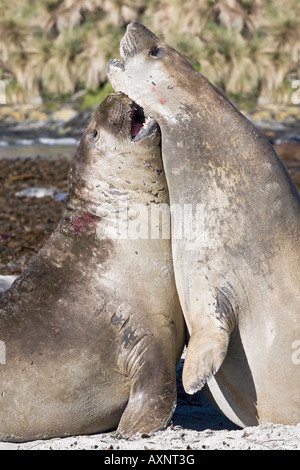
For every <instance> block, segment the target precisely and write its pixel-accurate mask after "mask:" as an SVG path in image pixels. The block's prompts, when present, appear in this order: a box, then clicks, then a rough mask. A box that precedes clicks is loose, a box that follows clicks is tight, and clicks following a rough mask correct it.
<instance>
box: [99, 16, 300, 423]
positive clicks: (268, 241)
mask: <svg viewBox="0 0 300 470" xmlns="http://www.w3.org/2000/svg"><path fill="white" fill-rule="evenodd" d="M121 56H122V59H123V62H119V61H117V60H113V61H110V62H109V64H108V76H109V79H110V81H111V83H112V85H113V87H114V88H115V90H120V91H123V92H124V93H126V94H127V95H128V96H130V97H131V98H132V99H134V100H135V101H136V102H137V103H138V104H139V105H140V106H142V107H143V108H144V110H145V113H146V114H149V115H150V116H151V117H152V118H154V119H156V120H157V121H158V123H159V126H160V129H161V133H162V157H163V164H164V169H165V173H166V179H167V183H168V189H169V193H170V203H171V207H174V206H176V207H177V208H178V207H179V208H181V210H182V211H184V208H185V207H187V206H191V207H192V208H193V209H194V210H195V211H196V209H198V213H199V214H200V215H199V218H198V219H197V223H196V227H197V230H196V231H193V229H192V224H190V225H187V224H185V226H184V231H183V232H182V233H180V230H179V233H178V220H179V225H180V220H184V219H180V214H179V216H178V212H175V215H174V218H173V226H172V228H173V240H172V252H173V262H174V270H175V278H176V285H177V290H178V293H179V298H180V302H181V305H182V308H183V312H184V316H185V320H186V323H187V326H188V330H189V333H190V340H189V344H188V348H187V354H186V359H185V365H184V369H183V384H184V387H185V390H186V391H187V392H188V393H194V392H195V391H197V390H199V389H201V388H202V387H203V385H204V384H206V383H207V384H208V387H209V392H208V393H209V394H210V395H211V394H212V396H213V397H211V398H212V400H213V401H214V403H215V404H216V405H217V406H218V407H219V408H220V409H221V410H222V411H223V413H224V414H225V415H226V416H228V417H229V418H230V419H231V420H232V421H234V422H235V423H236V424H238V425H240V426H248V425H255V424H258V423H265V422H273V423H282V424H296V423H298V422H299V421H300V395H299V390H300V369H299V367H300V365H298V363H297V360H295V358H296V351H295V347H297V344H299V343H300V341H299V340H300V297H299V292H300V241H299V237H300V203H299V194H298V191H297V189H296V187H295V185H294V183H293V182H292V180H291V178H290V177H289V175H288V173H287V171H286V169H285V167H284V165H283V164H282V162H281V161H280V159H279V158H278V156H277V154H276V153H275V151H274V150H273V149H272V147H271V145H270V144H269V142H268V141H267V140H266V139H265V138H264V137H263V136H262V135H261V134H260V133H259V131H258V130H257V129H256V128H255V127H254V126H253V125H252V124H251V123H250V122H249V121H248V120H247V119H246V118H245V117H244V116H243V115H242V114H241V113H240V112H239V111H238V110H237V109H236V108H235V107H234V106H233V105H232V104H231V103H230V102H229V101H228V100H227V99H226V98H225V97H224V96H223V95H222V94H221V93H220V92H219V91H218V90H217V89H216V88H215V87H214V86H213V85H212V84H211V83H209V82H208V80H206V79H205V78H204V77H203V76H202V75H201V74H200V73H199V72H197V71H196V70H195V69H194V68H193V67H192V66H191V65H190V64H189V63H188V62H187V60H186V59H185V58H184V57H182V56H181V55H180V54H179V53H178V52H177V51H176V50H174V49H173V48H172V47H170V46H169V45H168V44H166V43H165V42H164V41H163V40H162V39H160V38H159V37H157V36H156V35H155V34H154V33H153V32H151V31H150V30H149V29H147V28H146V27H145V26H144V25H142V24H141V23H138V22H133V23H131V24H130V25H128V28H127V32H126V34H125V36H124V38H123V39H122V41H121ZM176 223H177V229H176V230H174V226H175V225H176ZM174 224H175V225H174ZM297 341H298V343H297Z"/></svg>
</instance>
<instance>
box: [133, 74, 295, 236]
mask: <svg viewBox="0 0 300 470" xmlns="http://www.w3.org/2000/svg"><path fill="white" fill-rule="evenodd" d="M170 80H171V81H170V85H169V88H168V87H166V86H163V87H161V86H160V87H159V89H158V87H157V89H156V90H155V91H153V95H154V96H155V95H157V99H156V101H154V100H153V102H152V101H151V100H150V99H149V94H148V96H146V94H143V93H142V92H141V95H140V96H136V97H135V98H136V101H137V102H138V103H139V104H140V105H141V106H143V107H145V111H146V113H149V114H150V115H151V116H153V117H154V118H155V119H157V121H158V123H159V126H160V128H161V133H162V158H163V164H164V169H165V172H166V179H167V183H168V187H169V193H170V203H171V205H172V204H177V203H179V204H188V203H190V204H202V205H203V210H204V211H205V213H204V216H206V218H205V221H204V229H205V230H206V231H207V232H211V230H213V239H214V240H215V242H216V238H218V235H220V238H222V244H223V243H224V242H225V243H227V242H228V243H230V239H232V236H233V233H234V231H235V229H236V230H237V231H238V233H240V223H241V221H240V220H239V221H237V220H236V221H234V219H233V213H236V214H238V213H239V212H240V213H244V214H245V213H251V211H252V214H253V215H254V214H255V217H257V219H256V220H255V223H257V224H258V225H259V224H260V223H261V227H260V229H262V230H263V227H266V230H268V228H267V226H266V221H267V219H268V218H269V217H270V219H272V220H273V222H272V225H274V221H275V222H276V221H277V223H278V224H279V225H280V226H281V227H282V221H285V222H286V228H287V230H289V231H290V232H291V233H293V232H294V231H295V230H296V229H298V228H299V225H298V224H299V222H298V221H299V193H298V191H297V189H296V187H295V184H294V183H293V181H292V180H291V178H290V176H289V175H288V173H287V171H286V169H285V167H284V165H283V164H282V162H281V161H280V159H279V157H278V156H277V154H276V153H275V151H274V150H273V148H272V146H271V145H270V143H269V142H268V141H267V139H266V138H265V137H264V136H262V135H261V134H260V132H259V131H258V130H257V129H256V128H255V127H254V126H253V125H252V123H251V122H250V121H248V120H247V119H246V118H245V116H243V115H242V114H241V113H240V112H239V111H238V110H237V109H236V108H235V107H234V106H233V105H232V104H231V103H230V102H229V101H228V100H227V99H226V98H225V97H224V96H223V95H222V94H221V93H220V92H219V91H218V90H217V89H216V88H215V87H214V86H213V85H212V84H210V83H209V82H208V81H207V80H206V79H205V78H204V77H203V76H202V75H201V74H200V73H199V72H197V71H195V70H194V69H191V70H189V76H188V85H187V84H185V86H180V84H181V82H180V80H178V79H177V86H176V84H175V82H174V79H173V77H172V76H171V77H170ZM161 88H163V93H161V92H160V90H161ZM188 182H190V184H189V183H188ZM270 207H271V208H272V211H270ZM221 221H222V222H221ZM220 225H222V227H221V226H220ZM226 227H227V230H226ZM216 229H217V230H216ZM232 232H233V233H232ZM247 232H249V230H247V227H245V234H246V233H247ZM208 235H209V236H210V235H211V233H208ZM211 236H212V235H211Z"/></svg>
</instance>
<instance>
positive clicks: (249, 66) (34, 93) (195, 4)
mask: <svg viewBox="0 0 300 470" xmlns="http://www.w3.org/2000/svg"><path fill="white" fill-rule="evenodd" d="M135 19H138V20H140V21H142V22H143V23H144V24H146V25H147V26H148V27H149V28H150V29H153V30H154V31H155V32H156V33H157V34H158V35H161V36H162V37H163V38H164V39H165V40H166V41H167V42H169V43H170V44H171V45H173V46H174V47H175V48H176V49H178V50H179V51H180V52H182V53H183V54H184V55H185V56H186V57H187V58H188V59H189V60H190V61H191V63H192V64H193V65H194V66H195V67H196V68H197V70H200V71H201V73H203V74H204V75H205V76H206V77H207V78H208V79H209V80H210V81H212V83H214V84H215V85H216V86H217V87H218V88H220V89H222V90H223V91H224V92H225V93H226V94H227V95H228V96H230V97H232V98H233V99H234V100H237V101H238V102H239V103H241V104H243V105H247V106H250V105H252V104H254V103H255V102H256V101H257V100H258V99H259V98H260V99H261V100H265V102H268V101H269V102H273V103H274V102H276V103H288V102H290V99H291V95H292V92H293V90H292V88H291V81H292V80H295V79H299V78H300V65H299V58H300V3H299V0H286V1H285V2H282V1H280V0H219V1H217V0H215V1H214V0H155V1H152V2H149V1H147V0H124V1H121V0H0V79H1V80H5V82H6V90H7V100H8V102H9V103H12V104H14V103H22V102H23V103H28V102H36V101H37V100H41V99H42V100H43V102H44V103H46V104H47V103H48V104H52V106H53V103H54V102H57V101H59V102H61V101H62V100H64V99H67V98H69V97H71V96H72V95H73V94H74V93H76V92H77V91H79V90H83V89H85V90H87V93H86V94H85V95H84V97H83V102H82V107H83V109H86V108H87V107H89V106H92V105H93V104H95V103H96V102H99V100H102V99H103V98H104V97H105V96H106V94H107V93H109V92H110V91H111V87H110V86H109V85H108V84H107V78H106V63H107V61H108V60H109V59H111V58H114V57H118V56H119V42H120V39H121V38H122V36H123V34H124V32H125V29H126V25H127V23H128V22H129V21H131V20H135Z"/></svg>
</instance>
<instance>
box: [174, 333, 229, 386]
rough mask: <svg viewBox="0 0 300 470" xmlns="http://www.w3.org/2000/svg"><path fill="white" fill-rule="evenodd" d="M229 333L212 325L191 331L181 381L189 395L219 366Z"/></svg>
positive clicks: (225, 350) (223, 357)
mask: <svg viewBox="0 0 300 470" xmlns="http://www.w3.org/2000/svg"><path fill="white" fill-rule="evenodd" d="M229 336H230V335H229V333H228V332H227V331H226V330H222V329H219V330H218V329H217V327H216V326H215V328H214V327H213V326H211V327H210V328H209V327H206V328H205V329H204V330H200V331H199V330H198V331H197V330H196V332H195V333H193V332H192V335H191V337H190V340H189V343H188V347H187V352H186V357H185V360H184V367H183V374H182V383H183V387H184V389H185V391H186V392H187V393H189V394H191V395H193V394H194V393H196V392H197V391H198V390H201V388H202V387H203V386H204V385H205V383H206V382H207V381H208V380H209V378H210V377H211V376H212V375H214V374H215V373H216V372H217V371H218V369H219V368H220V367H221V365H222V362H223V361H224V359H225V356H226V354H227V348H228V343H229Z"/></svg>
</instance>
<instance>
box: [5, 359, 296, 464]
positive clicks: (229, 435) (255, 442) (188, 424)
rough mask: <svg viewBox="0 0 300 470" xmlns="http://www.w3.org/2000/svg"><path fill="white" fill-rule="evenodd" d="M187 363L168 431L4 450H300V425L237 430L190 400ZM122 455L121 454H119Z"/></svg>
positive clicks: (82, 438)
mask: <svg viewBox="0 0 300 470" xmlns="http://www.w3.org/2000/svg"><path fill="white" fill-rule="evenodd" d="M182 364H183V360H181V363H180V365H179V367H178V405H177V408H176V410H175V413H174V416H173V419H172V423H171V425H170V426H168V428H167V429H165V430H163V431H159V432H156V433H154V434H153V435H151V436H149V435H142V436H139V437H136V438H134V439H119V438H116V437H114V433H102V434H96V435H90V436H74V437H65V438H55V439H49V440H44V441H42V440H39V441H33V442H27V443H22V444H13V443H5V442H2V443H1V442H0V450H111V451H114V456H117V455H118V451H119V450H127V451H128V450H129V451H130V450H171V451H174V452H176V451H178V450H184V451H187V450H188V451H190V453H191V454H192V453H193V451H194V450H195V451H197V450H300V424H298V425H297V426H283V425H279V424H277V425H274V424H265V425H260V426H256V427H248V428H245V429H240V428H237V427H236V426H235V425H234V424H232V423H231V422H230V421H229V420H227V419H226V418H225V417H224V416H222V415H221V414H220V413H218V411H216V410H215V409H214V408H213V407H212V406H211V405H210V404H209V403H208V402H207V401H206V400H205V398H204V397H203V395H202V394H201V393H197V394H196V395H194V396H189V395H187V394H185V393H184V391H183V388H182V384H181V380H180V377H181V369H182ZM119 455H121V453H119Z"/></svg>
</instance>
